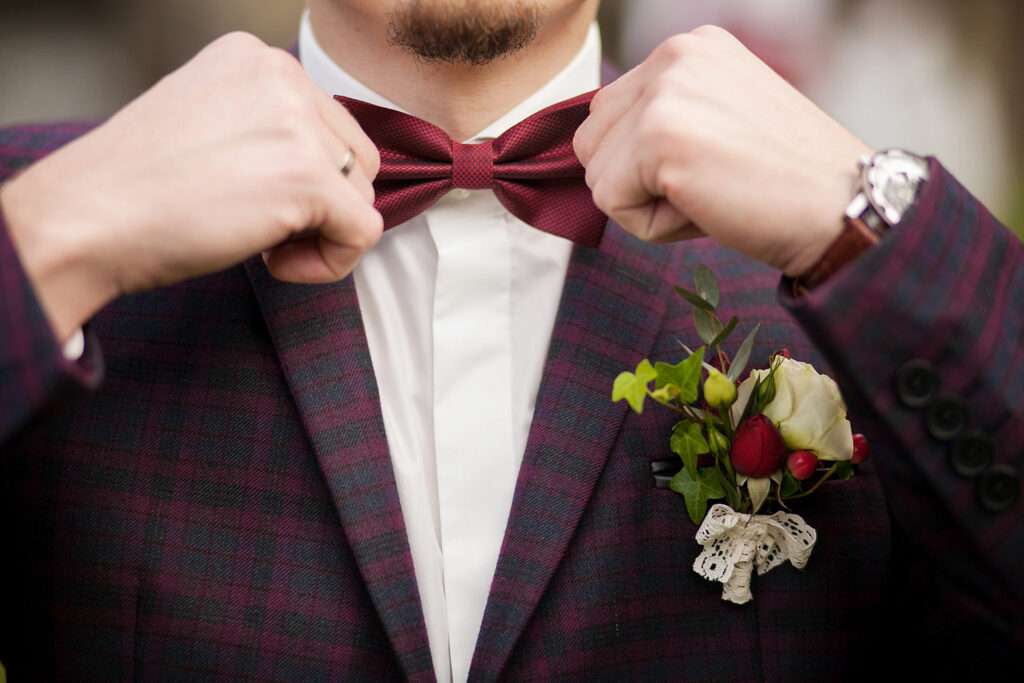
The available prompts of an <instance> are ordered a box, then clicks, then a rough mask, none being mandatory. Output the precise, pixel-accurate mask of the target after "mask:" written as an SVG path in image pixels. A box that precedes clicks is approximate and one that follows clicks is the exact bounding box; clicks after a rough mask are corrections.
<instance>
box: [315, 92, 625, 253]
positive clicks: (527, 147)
mask: <svg viewBox="0 0 1024 683" xmlns="http://www.w3.org/2000/svg"><path fill="white" fill-rule="evenodd" d="M595 92H596V91H591V92H587V93H584V94H582V95H579V96H577V97H574V98H572V99H569V100H565V101H563V102H559V103H557V104H553V105H551V106H550V107H548V108H546V109H543V110H541V111H539V112H537V113H536V114H534V115H532V116H530V117H528V118H526V119H524V120H523V121H521V122H519V123H517V124H516V125H515V126H513V127H512V128H510V129H508V130H507V131H505V132H504V133H503V134H502V135H501V136H499V137H497V138H495V139H493V140H486V141H484V142H481V143H478V144H463V143H461V142H458V141H455V140H452V139H451V138H450V137H448V134H447V133H445V132H444V131H443V130H441V129H440V128H438V127H437V126H435V125H433V124H431V123H428V122H426V121H424V120H422V119H418V118H416V117H414V116H410V115H408V114H404V113H402V112H399V111H395V110H393V109H386V108H384V107H378V106H376V105H373V104H369V103H367V102H362V101H360V100H354V99H351V98H348V97H342V96H340V95H339V96H336V97H335V99H336V100H338V101H339V102H341V103H342V104H343V105H344V106H345V107H346V108H347V109H348V110H349V112H351V114H352V115H353V116H354V117H355V119H356V120H357V121H358V122H359V124H360V126H362V128H363V130H364V131H365V132H366V134H367V135H368V136H369V137H370V139H371V140H373V141H374V143H375V144H376V145H377V148H378V149H379V150H380V158H381V167H380V173H378V175H377V177H376V178H375V179H374V190H375V192H376V202H375V204H376V207H377V210H378V211H380V212H381V215H382V216H383V217H384V228H385V229H387V228H391V227H394V226H395V225H398V224H400V223H403V222H404V221H407V220H409V219H410V218H412V217H413V216H416V215H417V214H419V213H421V212H423V211H425V210H426V209H427V208H429V207H430V206H431V205H432V204H434V202H436V201H437V200H438V199H440V198H441V197H442V196H443V195H444V194H445V193H447V192H448V191H449V190H451V189H453V188H465V189H471V190H475V189H484V188H490V189H491V190H493V191H494V193H495V195H496V196H497V198H498V201H500V202H501V203H502V205H503V206H504V207H505V208H506V209H508V211H509V212H510V213H511V214H512V215H514V216H516V217H517V218H519V219H520V220H522V221H523V222H525V223H527V224H529V225H532V226H533V227H535V228H538V229H540V230H544V231H546V232H549V233H552V234H554V235H558V236H559V237H564V238H566V239H568V240H572V241H573V242H575V243H577V244H582V245H585V246H589V247H596V246H597V245H598V243H599V242H600V241H601V236H602V234H603V232H604V227H605V224H606V223H607V220H608V219H607V217H606V216H605V215H604V214H603V213H601V211H600V209H598V208H597V206H596V205H595V204H594V201H593V198H592V196H591V193H590V188H589V187H587V184H586V182H585V180H584V177H585V171H584V169H583V166H582V165H581V164H580V162H579V159H578V158H577V157H576V154H575V152H574V151H573V148H572V138H573V135H574V134H575V132H576V129H577V128H578V127H579V126H580V124H581V123H583V121H584V119H586V117H587V115H588V113H589V110H590V100H591V99H592V98H593V96H594V93H595Z"/></svg>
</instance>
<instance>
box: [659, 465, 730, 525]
mask: <svg viewBox="0 0 1024 683" xmlns="http://www.w3.org/2000/svg"><path fill="white" fill-rule="evenodd" d="M669 488H671V489H672V490H673V491H675V492H676V493H678V494H680V495H681V496H682V497H683V498H684V499H685V500H686V511H687V512H688V513H689V514H690V519H691V520H692V521H693V523H694V524H700V523H701V521H702V520H703V519H704V515H705V514H707V511H708V499H709V498H724V497H725V492H724V491H723V490H722V487H721V486H720V485H719V483H718V478H717V475H716V474H715V472H714V470H711V471H709V470H708V469H705V470H702V471H701V472H700V473H699V474H698V476H696V477H693V476H691V475H690V472H689V470H687V469H681V470H679V473H678V474H676V476H674V477H672V481H670V482H669Z"/></svg>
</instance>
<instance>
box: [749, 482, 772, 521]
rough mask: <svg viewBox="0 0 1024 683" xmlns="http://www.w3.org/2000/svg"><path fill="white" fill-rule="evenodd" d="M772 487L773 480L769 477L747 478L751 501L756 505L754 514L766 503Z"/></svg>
mask: <svg viewBox="0 0 1024 683" xmlns="http://www.w3.org/2000/svg"><path fill="white" fill-rule="evenodd" d="M771 488H772V480H771V479H769V478H768V477H764V478H763V479H747V493H749V494H750V503H751V504H752V505H753V506H754V510H753V514H755V515H756V514H757V511H758V510H760V509H761V506H762V505H764V501H765V500H767V499H768V493H769V492H770V491H771Z"/></svg>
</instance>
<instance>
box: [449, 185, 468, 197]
mask: <svg viewBox="0 0 1024 683" xmlns="http://www.w3.org/2000/svg"><path fill="white" fill-rule="evenodd" d="M448 196H449V197H451V198H452V199H469V190H467V189H466V188H464V187H456V188H455V189H454V190H452V191H451V192H449V193H448Z"/></svg>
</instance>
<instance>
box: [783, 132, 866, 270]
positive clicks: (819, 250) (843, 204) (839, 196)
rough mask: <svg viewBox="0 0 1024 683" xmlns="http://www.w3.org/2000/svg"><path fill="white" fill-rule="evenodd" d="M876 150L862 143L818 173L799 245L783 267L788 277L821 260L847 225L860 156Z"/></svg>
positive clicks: (808, 202) (810, 267) (835, 158)
mask: <svg viewBox="0 0 1024 683" xmlns="http://www.w3.org/2000/svg"><path fill="white" fill-rule="evenodd" d="M872 154H874V152H873V151H872V150H871V148H869V147H867V146H866V145H864V144H862V143H859V142H858V143H857V144H855V145H853V146H851V147H850V149H849V151H848V152H847V153H844V154H841V155H836V156H834V157H833V159H834V160H835V163H834V164H833V165H832V166H830V167H829V168H827V169H824V170H821V171H819V172H818V174H817V178H818V180H819V182H818V183H817V185H818V190H817V191H815V192H812V193H808V195H807V197H808V199H807V219H806V222H805V223H804V226H803V227H802V228H801V229H800V230H799V233H798V238H799V245H798V247H797V248H796V249H794V250H793V257H792V258H791V259H790V260H789V262H788V263H787V264H786V265H785V266H784V267H783V268H782V270H783V273H784V274H785V275H787V276H789V277H800V276H802V275H804V274H805V273H808V272H809V271H811V270H812V269H813V268H814V267H815V265H816V264H818V263H819V262H820V261H821V259H822V257H824V256H825V254H826V253H827V252H828V250H829V248H830V247H831V246H832V245H834V244H835V242H836V240H838V239H839V237H840V235H841V234H842V233H843V231H844V229H845V227H846V221H845V215H846V208H847V207H848V206H849V204H850V201H851V200H852V199H853V198H854V197H855V196H856V194H857V191H858V188H859V185H860V171H859V169H858V167H857V160H858V159H860V158H863V157H865V156H871V155H872Z"/></svg>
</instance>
